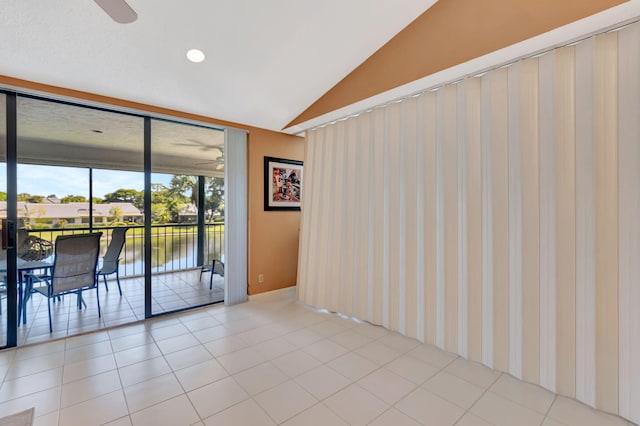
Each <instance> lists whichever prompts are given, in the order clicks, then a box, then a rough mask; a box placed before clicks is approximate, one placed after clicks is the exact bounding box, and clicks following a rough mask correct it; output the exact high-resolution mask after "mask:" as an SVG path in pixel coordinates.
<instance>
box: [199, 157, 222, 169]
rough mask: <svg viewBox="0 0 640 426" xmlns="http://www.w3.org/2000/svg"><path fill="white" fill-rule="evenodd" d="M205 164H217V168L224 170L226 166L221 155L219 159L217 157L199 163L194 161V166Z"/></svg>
mask: <svg viewBox="0 0 640 426" xmlns="http://www.w3.org/2000/svg"><path fill="white" fill-rule="evenodd" d="M205 164H215V165H216V170H222V169H223V168H224V159H223V158H222V157H221V158H219V159H215V160H211V161H201V162H199V163H193V165H194V166H202V165H205Z"/></svg>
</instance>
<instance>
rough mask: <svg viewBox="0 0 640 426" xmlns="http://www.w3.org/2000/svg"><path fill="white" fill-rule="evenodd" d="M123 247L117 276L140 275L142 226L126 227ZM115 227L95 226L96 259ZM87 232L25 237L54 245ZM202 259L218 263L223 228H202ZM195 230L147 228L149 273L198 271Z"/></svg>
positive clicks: (61, 231) (65, 230)
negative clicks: (64, 237) (97, 239)
mask: <svg viewBox="0 0 640 426" xmlns="http://www.w3.org/2000/svg"><path fill="white" fill-rule="evenodd" d="M128 228H129V230H128V231H127V233H126V240H125V245H124V247H123V249H122V253H121V254H120V270H119V273H120V276H121V277H134V276H141V275H144V226H143V225H133V226H128ZM113 229H115V227H112V226H111V227H110V226H96V227H94V228H93V231H95V232H102V233H103V235H102V238H101V240H100V257H102V256H104V254H105V252H106V251H107V247H108V246H109V243H110V242H111V234H112V232H113ZM89 231H90V228H88V227H85V228H57V229H30V230H28V232H29V235H34V236H36V237H39V238H42V239H44V240H48V241H51V242H55V239H56V238H57V237H58V236H59V235H73V234H83V233H87V232H89ZM204 241H205V242H204V252H203V259H204V262H205V263H210V262H211V260H212V259H214V258H215V259H221V258H222V257H223V253H224V224H223V223H222V222H216V223H208V224H205V239H204ZM197 260H198V227H197V225H195V224H171V225H152V226H151V262H152V265H151V270H152V272H174V271H183V270H187V269H192V268H198V267H200V266H202V265H198V264H197V263H198V262H197Z"/></svg>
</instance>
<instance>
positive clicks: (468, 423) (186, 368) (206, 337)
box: [0, 289, 629, 426]
mask: <svg viewBox="0 0 640 426" xmlns="http://www.w3.org/2000/svg"><path fill="white" fill-rule="evenodd" d="M0 374H1V376H2V377H3V380H2V385H1V386H0V416H3V415H7V414H10V413H13V412H16V411H20V410H23V409H26V408H29V407H32V406H35V409H36V416H37V418H36V421H35V424H36V425H39V426H43V425H82V426H87V425H103V424H104V425H111V426H116V425H118V426H121V425H122V426H124V425H154V426H156V425H170V426H180V425H186V426H188V425H251V426H258V425H274V424H283V425H288V426H293V425H349V424H351V425H365V424H370V425H393V426H402V425H420V424H423V425H438V426H440V425H458V426H472V425H474V426H485V425H508V426H513V425H522V426H527V425H544V426H562V425H566V426H569V425H579V426H589V425H598V426H605V425H629V423H628V422H627V421H625V420H623V419H621V418H619V417H615V416H611V415H607V414H604V413H602V412H599V411H595V410H592V409H591V408H588V407H586V406H584V405H582V404H580V403H578V402H576V401H574V400H571V399H568V398H564V397H560V396H556V395H554V394H553V393H551V392H548V391H546V390H543V389H541V388H540V387H537V386H533V385H529V384H525V383H523V382H521V381H519V380H516V379H514V378H512V377H510V376H509V375H506V374H501V373H498V372H496V371H493V370H491V369H489V368H486V367H483V366H481V365H478V364H474V363H471V362H468V361H466V360H464V359H462V358H460V357H458V356H456V355H453V354H450V353H446V352H443V351H441V350H439V349H437V348H435V347H433V346H430V345H424V344H420V343H419V342H417V341H415V340H412V339H408V338H405V337H403V336H401V335H399V334H397V333H390V332H389V331H387V330H385V329H384V328H382V327H376V326H372V325H370V324H366V323H358V322H355V321H352V320H349V319H345V318H342V317H340V316H337V315H332V314H328V313H325V312H319V311H315V310H313V309H310V308H308V307H305V306H303V305H301V304H299V303H296V302H295V289H286V290H281V291H278V292H273V293H268V294H263V295H258V296H254V297H252V298H251V300H250V301H249V302H248V303H245V304H242V305H237V306H232V307H225V306H221V305H215V306H212V307H207V308H203V309H199V310H197V311H192V312H185V313H181V314H176V315H172V316H171V317H163V318H159V319H154V320H150V321H146V322H140V323H136V324H130V325H124V326H121V327H118V328H112V329H109V330H101V331H96V332H93V333H89V334H85V335H81V336H76V337H68V338H65V339H61V340H57V341H52V342H47V343H41V344H36V345H31V346H27V347H23V348H19V349H14V350H7V351H4V352H0Z"/></svg>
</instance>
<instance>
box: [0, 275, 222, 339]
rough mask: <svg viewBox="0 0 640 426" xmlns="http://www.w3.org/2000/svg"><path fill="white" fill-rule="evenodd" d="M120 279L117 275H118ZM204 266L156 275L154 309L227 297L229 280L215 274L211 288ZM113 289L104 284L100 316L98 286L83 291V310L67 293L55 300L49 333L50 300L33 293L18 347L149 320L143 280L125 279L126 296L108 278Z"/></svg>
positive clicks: (0, 325)
mask: <svg viewBox="0 0 640 426" xmlns="http://www.w3.org/2000/svg"><path fill="white" fill-rule="evenodd" d="M114 277H115V276H114ZM199 278H200V269H199V268H197V269H190V270H186V271H179V272H171V273H161V274H154V275H153V276H152V313H153V314H160V313H164V312H169V311H175V310H178V309H183V308H188V307H193V306H198V305H203V304H207V303H214V302H220V301H223V300H224V279H223V278H221V277H220V276H217V275H215V276H214V278H213V289H212V290H209V276H208V274H207V273H205V274H203V276H202V280H201V281H200V280H199ZM108 283H109V292H107V291H105V287H104V282H103V281H101V282H100V289H99V294H100V307H101V310H102V317H100V318H99V317H98V309H97V304H96V297H95V290H90V291H88V292H86V293H85V294H84V300H85V302H86V303H87V308H83V309H82V310H78V309H77V306H76V298H75V296H69V295H68V296H66V297H64V298H63V299H62V300H61V301H60V302H55V303H52V304H51V314H52V318H53V333H49V320H48V313H47V299H46V298H45V297H42V296H40V295H38V294H34V295H33V296H32V297H31V298H30V299H29V300H28V301H27V323H26V324H22V325H20V327H19V328H18V345H25V344H31V343H37V342H43V341H47V340H52V339H58V338H61V337H67V336H73V335H77V334H81V333H86V332H90V331H95V330H100V329H103V328H108V327H113V326H116V325H121V324H127V323H132V322H135V321H139V320H143V319H144V279H143V278H142V277H132V278H121V279H120V284H121V286H122V296H120V295H119V294H118V285H117V284H116V281H115V278H114V279H113V280H108ZM2 312H6V299H3V300H2ZM5 321H6V316H1V317H0V329H2V331H3V333H2V334H0V339H2V341H4V340H5V339H6V335H5V333H6V329H7V327H6V324H5V323H4V322H5Z"/></svg>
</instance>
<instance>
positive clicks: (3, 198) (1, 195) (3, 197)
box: [0, 191, 7, 201]
mask: <svg viewBox="0 0 640 426" xmlns="http://www.w3.org/2000/svg"><path fill="white" fill-rule="evenodd" d="M0 201H7V193H6V192H4V191H0Z"/></svg>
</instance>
